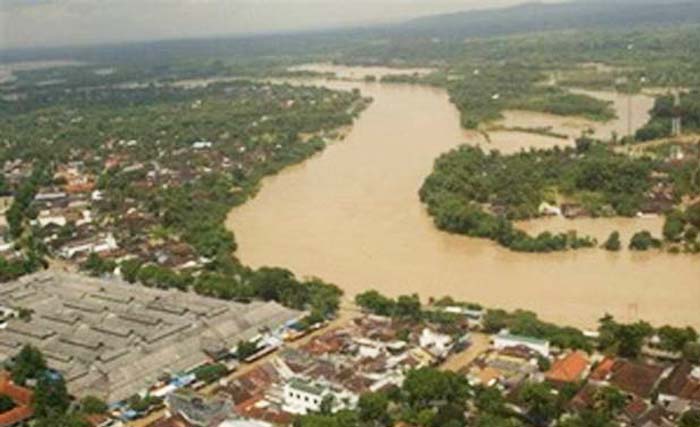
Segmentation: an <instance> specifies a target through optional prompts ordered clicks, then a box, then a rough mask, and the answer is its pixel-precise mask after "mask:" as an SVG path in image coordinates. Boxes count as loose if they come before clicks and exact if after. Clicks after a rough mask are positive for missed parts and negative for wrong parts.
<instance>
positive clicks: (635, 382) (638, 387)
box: [608, 360, 664, 399]
mask: <svg viewBox="0 0 700 427" xmlns="http://www.w3.org/2000/svg"><path fill="white" fill-rule="evenodd" d="M663 373H664V368H662V367H661V366H656V365H649V364H646V363H642V362H631V361H627V360H618V361H616V362H615V364H614V365H613V367H612V374H611V376H610V379H609V380H608V382H609V384H610V385H613V386H615V387H617V388H619V389H620V390H622V391H625V392H627V393H630V394H632V395H634V396H638V397H641V398H643V399H648V398H650V397H651V394H652V392H653V391H654V389H655V388H656V386H657V385H658V384H659V381H660V380H661V376H662V374H663Z"/></svg>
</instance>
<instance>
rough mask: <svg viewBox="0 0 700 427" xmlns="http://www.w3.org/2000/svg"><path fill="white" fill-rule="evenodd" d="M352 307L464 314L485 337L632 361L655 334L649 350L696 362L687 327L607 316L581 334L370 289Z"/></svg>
mask: <svg viewBox="0 0 700 427" xmlns="http://www.w3.org/2000/svg"><path fill="white" fill-rule="evenodd" d="M355 304H357V305H358V306H359V307H360V308H362V310H363V311H365V312H367V313H371V314H374V315H378V316H385V317H392V318H395V319H408V320H418V319H423V320H427V321H430V322H432V323H436V324H444V325H447V326H449V325H456V324H458V323H459V318H460V317H461V316H464V315H465V314H466V315H467V316H471V317H473V318H479V319H480V322H479V323H480V325H481V328H482V329H483V331H484V332H485V333H488V334H496V333H498V332H500V331H502V330H504V329H507V330H508V331H509V332H510V333H512V334H514V335H519V336H527V337H532V338H538V339H544V340H547V341H550V342H551V344H552V345H554V346H556V347H558V348H560V349H573V350H585V351H587V352H591V351H593V350H594V349H596V350H600V351H603V352H606V353H609V354H612V353H616V354H618V355H619V356H621V357H632V358H635V357H638V356H639V355H640V354H641V351H642V343H643V341H644V339H645V338H649V337H651V336H652V335H657V336H658V340H656V344H655V346H656V347H657V348H658V349H661V350H663V351H667V352H670V353H680V354H683V357H685V358H686V359H690V360H696V361H698V362H700V342H698V337H699V335H698V333H697V331H695V329H694V328H692V327H689V326H688V327H676V326H671V325H661V326H657V327H654V326H652V325H651V324H649V323H648V322H645V321H643V320H639V321H636V322H633V323H628V324H624V323H618V322H617V321H615V319H614V318H613V317H612V316H610V315H608V314H605V315H603V316H602V317H601V318H600V319H599V323H598V328H597V330H596V331H592V330H582V329H579V328H575V327H572V326H566V325H559V324H554V323H550V322H547V321H544V320H541V319H539V317H538V316H537V314H536V313H533V312H530V311H527V310H513V311H506V310H502V309H498V308H489V307H484V306H482V305H481V304H478V303H473V302H463V301H456V300H454V299H453V298H451V297H449V296H445V297H442V298H439V299H435V298H431V299H429V301H428V302H427V304H423V303H422V302H421V301H420V299H419V298H418V296H417V295H415V294H413V295H399V296H398V297H396V298H391V297H387V296H385V295H382V294H381V293H379V292H377V291H374V290H370V291H366V292H363V293H361V294H358V295H356V296H355ZM448 308H450V309H448ZM455 308H459V309H460V310H459V311H458V310H455ZM632 333H634V334H632ZM631 335H634V336H631Z"/></svg>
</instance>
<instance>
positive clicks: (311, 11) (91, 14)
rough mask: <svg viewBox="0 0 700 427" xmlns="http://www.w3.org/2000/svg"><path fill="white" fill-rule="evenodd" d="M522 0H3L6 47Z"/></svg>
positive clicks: (279, 27) (253, 28) (338, 20)
mask: <svg viewBox="0 0 700 427" xmlns="http://www.w3.org/2000/svg"><path fill="white" fill-rule="evenodd" d="M517 2H520V0H0V27H1V28H0V49H2V48H12V47H30V46H47V45H66V44H94V43H104V42H118V41H133V40H145V39H163V38H183V37H202V36H209V35H229V34H230V35H235V34H247V33H261V32H273V31H289V30H308V29H324V28H330V27H338V26H348V25H358V24H368V23H380V22H391V21H398V20H402V19H409V18H412V17H415V16H420V15H424V14H433V13H443V12H453V11H457V10H464V9H468V8H474V7H489V6H503V5H507V4H513V3H517Z"/></svg>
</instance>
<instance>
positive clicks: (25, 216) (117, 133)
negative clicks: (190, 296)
mask: <svg viewBox="0 0 700 427" xmlns="http://www.w3.org/2000/svg"><path fill="white" fill-rule="evenodd" d="M84 71H85V70H83V71H80V70H76V69H70V70H66V69H61V70H59V71H56V70H52V71H44V73H65V74H66V78H67V79H68V82H67V83H65V84H63V85H59V86H58V87H53V86H49V87H44V86H38V87H35V86H34V84H33V83H32V81H34V80H32V79H34V78H35V77H36V78H38V77H37V76H34V77H31V76H24V75H23V77H22V78H20V80H19V83H18V84H19V85H20V86H21V88H22V90H24V91H26V92H27V94H28V95H27V96H26V97H23V98H21V99H20V100H18V101H14V102H15V105H14V107H15V108H10V109H6V110H2V112H1V113H0V134H2V142H3V144H4V145H3V149H2V150H0V161H5V160H14V159H19V160H23V161H25V162H27V164H28V165H29V166H31V170H32V171H33V173H32V175H31V177H30V178H29V179H27V180H26V181H25V182H23V183H22V184H21V185H20V186H19V188H17V189H16V192H15V203H14V205H13V207H12V208H11V209H10V211H9V212H8V222H9V223H10V231H11V233H12V234H13V236H14V237H16V238H17V244H18V245H19V246H21V247H22V248H24V252H25V253H26V256H25V259H24V260H19V261H7V260H4V259H3V260H0V279H5V280H10V279H13V278H16V277H18V276H20V275H22V274H25V273H27V272H31V271H34V270H36V269H38V268H41V267H42V266H43V265H44V264H43V257H44V256H45V255H46V252H47V250H48V252H49V253H50V254H52V255H55V253H56V251H57V249H58V248H60V247H61V245H62V244H64V243H66V242H70V241H71V240H72V239H75V238H76V237H77V236H78V235H82V236H85V235H87V236H90V235H94V234H96V233H97V232H100V231H109V232H111V233H113V235H114V236H115V238H116V240H117V242H118V245H119V246H120V247H121V248H124V249H126V250H127V251H129V252H130V255H132V256H131V257H129V258H128V259H127V260H124V261H121V262H117V261H116V260H114V259H109V258H102V257H100V256H97V255H94V254H93V255H90V256H89V257H88V258H87V259H86V260H85V261H84V262H83V263H82V265H81V268H82V269H83V270H84V271H87V272H88V273H90V274H92V275H95V276H103V275H109V274H113V273H114V272H115V271H116V269H117V268H119V270H120V271H122V274H123V276H124V278H125V279H127V280H128V281H130V282H141V283H142V284H144V285H146V286H151V287H159V288H176V289H180V290H187V289H194V290H196V291H197V292H199V293H202V294H205V295H209V296H214V297H220V298H224V299H238V300H248V299H252V298H262V299H265V300H275V301H280V302H281V303H283V304H286V305H289V306H290V307H294V308H299V309H311V310H312V311H313V315H314V318H317V319H318V318H327V317H328V316H331V315H332V314H333V313H334V312H335V310H336V309H337V306H338V301H339V297H340V291H339V290H338V289H337V288H336V287H334V286H332V285H330V284H327V283H324V282H322V281H320V280H316V279H314V280H306V281H303V282H301V281H297V279H296V278H294V276H293V275H292V274H291V273H290V272H288V271H286V270H281V269H260V270H259V271H251V270H249V269H246V268H245V267H243V266H241V265H240V264H239V263H238V262H237V261H236V260H235V259H234V260H232V259H231V254H232V253H233V252H234V251H235V249H236V243H235V238H234V236H233V234H232V233H231V232H229V231H228V230H227V229H226V228H225V226H224V222H225V219H226V216H227V214H228V212H229V211H230V210H231V208H232V207H234V206H237V205H240V204H242V203H243V202H245V201H246V200H247V199H248V198H249V197H252V196H253V195H254V194H255V192H256V191H257V189H258V187H259V184H260V181H261V179H262V178H263V177H264V176H267V175H270V174H274V173H276V172H277V171H279V170H281V169H282V168H284V167H285V166H288V165H290V164H293V163H298V162H300V161H302V160H304V159H307V158H308V157H310V156H312V155H314V154H315V153H317V152H319V151H320V150H322V149H323V148H324V147H325V144H326V138H328V137H329V135H332V133H333V132H334V131H335V130H336V129H337V128H339V127H341V126H345V125H349V124H351V123H352V122H353V120H354V118H355V117H356V116H357V114H359V112H360V111H361V110H362V109H363V108H364V107H365V106H366V105H367V103H368V102H369V101H368V100H367V99H363V98H362V97H361V96H360V94H359V92H357V91H350V92H337V91H331V90H327V89H322V88H313V87H294V86H291V85H272V84H265V83H254V82H250V81H243V80H237V81H233V82H229V83H213V84H210V85H208V86H205V87H196V88H189V89H184V88H180V87H178V86H175V85H171V84H169V82H168V81H167V79H165V77H164V75H160V77H161V78H163V79H164V80H166V81H165V82H161V83H158V84H150V85H144V86H139V85H136V86H134V87H129V88H124V87H120V86H117V85H116V84H117V83H120V82H121V81H120V80H118V79H117V77H110V79H114V80H110V82H111V83H112V84H114V85H110V84H107V85H103V86H98V87H94V88H91V89H90V90H84V91H82V90H80V91H78V90H71V91H66V90H65V89H66V88H67V87H71V88H76V87H79V85H80V79H81V78H83V77H85V74H84ZM37 74H39V75H43V76H44V77H45V75H44V74H42V72H37ZM53 77H55V76H53ZM25 78H26V79H29V80H26V79H25ZM89 81H92V80H90V79H88V82H89ZM85 84H87V83H85ZM26 141H30V142H31V143H26ZM197 141H204V142H202V143H201V144H203V145H204V148H203V149H197V148H195V146H194V144H195V142H197ZM47 147H50V150H49V149H47ZM36 159H39V160H36ZM108 161H112V162H114V163H112V164H111V165H110V164H109V163H108ZM71 162H78V163H81V164H82V165H83V168H84V170H83V173H84V174H86V175H87V176H93V177H95V179H96V183H97V189H98V190H99V191H100V192H101V193H102V194H103V198H102V199H101V200H100V201H99V202H95V203H93V206H92V208H93V211H92V215H93V216H94V217H95V221H94V224H99V227H101V229H100V228H96V227H94V226H92V227H85V226H82V227H78V226H76V224H75V223H69V224H68V225H66V226H65V227H62V228H61V229H60V230H58V232H57V233H56V235H54V233H55V232H56V231H55V230H51V229H49V230H43V229H35V227H29V226H28V224H29V222H30V220H31V219H33V218H35V217H36V215H37V212H36V209H34V207H33V205H32V201H33V199H34V196H35V195H36V193H37V192H38V191H39V189H40V187H41V188H45V187H50V186H51V185H59V184H60V183H58V182H54V180H53V173H54V171H55V170H56V169H57V168H58V167H59V166H63V165H65V164H67V163H71ZM3 186H4V184H3ZM134 218H138V219H136V220H135V219H134ZM42 241H46V242H50V247H49V248H44V247H43V246H42ZM154 246H155V247H158V246H164V247H165V248H167V249H172V250H175V251H177V254H174V255H173V254H170V255H169V256H168V257H166V258H163V259H164V260H166V261H167V258H177V256H179V255H178V254H184V255H182V256H183V257H185V259H189V260H190V261H191V263H192V264H194V265H195V266H196V267H195V270H196V271H192V270H191V269H187V268H185V269H182V268H181V269H176V268H173V266H172V265H167V263H166V264H164V263H163V261H161V260H160V259H159V257H158V256H156V255H154V252H155V251H152V250H146V251H144V250H143V248H152V247H154ZM194 273H197V274H194ZM268 280H269V281H271V282H274V283H273V284H272V285H268V283H267V281H268ZM290 285H293V288H291V289H293V290H294V291H292V290H290V288H288V286H290ZM258 287H260V288H262V287H265V289H257V288H258Z"/></svg>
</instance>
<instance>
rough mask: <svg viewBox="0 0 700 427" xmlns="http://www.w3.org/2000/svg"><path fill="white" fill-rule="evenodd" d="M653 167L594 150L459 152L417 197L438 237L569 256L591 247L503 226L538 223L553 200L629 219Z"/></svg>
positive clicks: (438, 167) (568, 237) (446, 158)
mask: <svg viewBox="0 0 700 427" xmlns="http://www.w3.org/2000/svg"><path fill="white" fill-rule="evenodd" d="M579 142H585V141H584V140H580V141H579ZM653 167H654V163H653V161H652V160H651V159H649V158H630V157H627V156H624V155H621V154H616V153H615V152H613V151H612V150H610V149H609V148H606V147H605V146H604V145H600V144H590V145H585V144H579V149H578V150H574V149H568V148H567V149H558V148H555V149H552V150H533V151H529V152H521V153H518V154H513V155H502V154H500V153H498V152H491V153H484V152H483V151H482V150H481V148H478V147H470V146H462V147H460V148H458V149H456V150H453V151H451V152H449V153H447V154H445V155H443V156H441V157H440V158H438V160H437V161H436V162H435V167H434V169H433V173H432V174H431V175H430V176H429V177H428V178H427V179H426V180H425V183H424V184H423V187H422V188H421V190H420V196H421V200H422V201H423V202H424V203H426V204H427V206H428V212H429V213H430V215H431V216H433V219H434V221H435V224H436V225H437V226H438V228H440V229H442V230H446V231H450V232H455V233H460V234H466V235H468V236H473V237H481V238H488V239H491V240H494V241H496V242H498V243H499V244H501V245H502V246H505V247H508V248H510V249H512V250H516V251H524V252H550V251H556V250H565V249H570V248H572V249H576V248H579V247H591V246H593V245H594V242H593V241H592V240H590V239H587V238H580V237H578V236H576V235H575V234H559V235H552V234H551V233H542V234H540V235H539V236H537V237H531V236H528V235H527V234H526V233H524V232H522V231H519V230H516V229H515V228H514V226H513V225H512V223H511V222H510V220H521V219H529V218H534V217H537V216H539V207H540V206H541V204H542V203H543V202H550V203H553V202H556V199H557V198H559V197H565V198H566V199H567V200H570V201H575V202H577V203H578V204H580V205H581V206H582V208H583V209H584V210H585V211H586V212H588V213H590V214H591V215H626V216H632V215H635V214H636V213H637V212H638V211H639V209H640V208H641V205H642V203H643V202H644V201H645V197H646V193H647V192H648V190H649V189H650V187H651V172H652V170H653Z"/></svg>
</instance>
